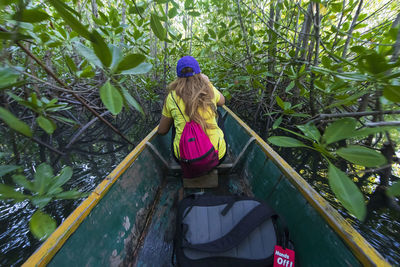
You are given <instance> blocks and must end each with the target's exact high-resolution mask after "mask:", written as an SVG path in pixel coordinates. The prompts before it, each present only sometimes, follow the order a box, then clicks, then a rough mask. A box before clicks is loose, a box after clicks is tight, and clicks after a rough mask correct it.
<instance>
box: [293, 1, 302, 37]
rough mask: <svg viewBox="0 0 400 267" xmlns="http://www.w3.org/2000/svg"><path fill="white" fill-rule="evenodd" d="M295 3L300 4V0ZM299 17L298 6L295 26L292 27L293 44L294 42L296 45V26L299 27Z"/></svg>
mask: <svg viewBox="0 0 400 267" xmlns="http://www.w3.org/2000/svg"><path fill="white" fill-rule="evenodd" d="M296 5H297V6H301V0H300V1H299V2H298V3H297V4H296ZM296 5H295V6H296ZM299 18H300V8H299V10H298V11H297V17H296V24H295V27H294V36H293V44H295V45H296V37H297V36H296V35H297V29H298V27H299Z"/></svg>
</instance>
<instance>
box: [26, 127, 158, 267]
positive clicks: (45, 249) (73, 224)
mask: <svg viewBox="0 0 400 267" xmlns="http://www.w3.org/2000/svg"><path fill="white" fill-rule="evenodd" d="M156 133H157V127H156V128H154V129H153V131H151V132H150V133H149V134H148V135H147V136H146V137H145V138H144V139H143V140H142V141H141V142H140V143H139V144H138V145H137V146H136V147H135V149H133V150H132V152H131V153H129V155H128V156H126V157H125V158H124V160H123V161H122V162H121V163H120V164H119V165H118V166H117V167H116V168H115V169H114V170H113V171H112V172H111V173H110V174H109V175H108V176H107V177H106V178H105V179H104V180H103V181H102V182H101V183H100V184H99V185H98V186H97V187H96V189H95V190H94V191H93V192H92V193H91V194H90V195H89V197H88V198H87V199H86V200H84V201H83V202H82V203H81V204H80V205H79V206H78V207H77V208H76V209H75V210H74V211H73V212H72V213H71V214H70V215H69V216H68V218H67V219H66V220H65V221H64V222H63V223H62V224H61V225H60V226H59V227H58V228H57V229H56V230H55V231H54V233H53V234H51V235H50V237H49V238H48V239H47V240H46V241H45V242H44V243H43V244H42V245H41V246H40V247H39V248H38V249H37V250H36V251H35V253H33V254H32V255H31V256H30V257H29V259H28V260H27V261H26V262H25V263H24V264H23V265H22V266H23V267H27V266H46V265H47V263H49V262H50V260H51V259H52V258H53V256H54V255H55V254H56V253H57V251H58V250H59V249H60V248H61V247H62V245H63V244H64V243H65V241H66V240H67V239H68V238H69V237H70V236H71V235H72V233H73V232H74V231H75V230H76V229H77V228H78V226H79V225H80V224H81V222H82V221H83V220H84V219H85V218H86V217H87V216H88V215H89V213H90V211H91V210H92V209H93V208H94V207H95V206H96V204H97V203H98V202H99V201H100V199H102V198H103V196H104V195H105V194H106V193H107V192H108V190H109V189H110V188H111V186H112V185H113V184H114V183H115V182H116V181H117V180H118V178H119V177H120V176H121V174H123V173H124V172H125V170H126V169H128V168H129V166H131V165H132V163H133V162H134V161H135V160H136V158H137V157H138V156H139V154H140V153H141V152H142V151H143V150H144V148H145V147H146V142H150V141H151V140H152V139H153V138H154V136H155V135H156Z"/></svg>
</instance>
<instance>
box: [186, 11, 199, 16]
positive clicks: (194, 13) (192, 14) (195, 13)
mask: <svg viewBox="0 0 400 267" xmlns="http://www.w3.org/2000/svg"><path fill="white" fill-rule="evenodd" d="M188 14H189V15H190V16H193V17H198V16H200V15H201V14H200V13H199V12H197V11H191V12H188Z"/></svg>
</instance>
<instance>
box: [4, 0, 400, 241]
mask: <svg viewBox="0 0 400 267" xmlns="http://www.w3.org/2000/svg"><path fill="white" fill-rule="evenodd" d="M399 10H400V3H399V2H398V1H394V0H386V1H363V0H358V1H355V0H341V1H339V0H337V1H324V0H320V1H300V0H299V1H288V0H277V1H257V0H235V1H220V0H205V1H203V0H199V1H193V0H187V1H184V2H180V1H172V0H171V1H167V0H159V1H126V0H120V1H105V0H91V1H78V0H74V1H63V0H49V1H37V0H31V1H28V0H12V1H6V0H0V41H1V43H0V46H1V50H0V53H1V57H0V58H1V62H0V102H1V105H0V106H1V107H0V118H1V124H0V127H1V131H0V138H1V144H0V153H1V154H0V164H1V165H0V179H1V182H2V183H3V184H5V185H7V186H10V187H6V186H1V188H0V190H1V191H0V198H1V199H11V200H12V201H23V200H24V199H25V198H23V197H21V195H20V194H19V193H18V192H23V193H24V194H25V195H26V196H28V197H26V199H31V200H32V201H31V202H30V203H31V204H29V205H30V206H31V207H32V209H34V210H36V209H38V210H40V209H41V210H42V212H43V207H44V204H47V203H51V201H52V200H54V199H58V198H61V197H60V194H61V196H63V195H62V194H64V193H63V192H61V191H60V190H70V189H73V188H74V187H71V188H69V187H68V188H65V186H64V188H63V187H61V186H62V179H61V180H60V181H59V182H58V181H53V175H44V176H43V175H38V174H37V175H36V176H35V175H34V173H38V172H37V171H38V170H39V169H40V168H39V166H45V165H40V164H43V163H46V164H48V165H47V166H51V169H52V170H54V173H56V174H60V176H62V174H61V173H62V172H61V170H63V169H64V170H66V169H65V168H68V167H66V166H72V164H71V162H73V159H71V157H73V156H74V154H75V153H82V152H85V151H86V152H90V153H97V154H99V155H104V157H106V156H109V155H111V154H112V151H115V150H117V151H118V150H120V149H121V148H122V147H124V146H128V147H130V148H133V146H132V144H136V143H137V142H138V140H137V139H135V138H134V137H136V136H138V135H135V134H134V133H133V132H136V133H141V134H142V136H143V134H144V133H143V132H145V131H144V130H143V127H142V125H143V124H141V126H139V124H138V123H137V122H138V121H142V122H143V121H144V122H145V123H146V124H147V126H146V127H149V128H151V126H154V125H155V122H156V120H157V119H158V117H159V114H160V110H161V106H162V100H163V97H164V95H165V92H166V91H165V87H166V84H167V83H168V82H170V81H171V80H173V79H174V77H175V71H174V70H175V63H176V61H177V59H179V57H181V56H184V55H188V54H190V55H193V56H195V57H196V58H198V60H199V62H200V65H201V67H202V71H203V72H204V73H205V74H206V75H208V76H209V77H210V80H211V81H212V82H213V83H214V85H215V86H216V87H217V88H218V89H219V90H221V91H222V92H223V94H224V95H225V96H226V98H227V99H228V106H230V107H231V108H232V109H233V110H234V111H235V112H237V113H238V114H240V115H241V117H242V118H244V119H245V120H246V122H248V124H249V125H250V126H252V127H253V128H254V129H255V130H256V131H257V132H258V133H259V134H260V135H261V136H262V137H263V138H264V139H267V138H269V139H268V140H269V141H270V142H271V143H272V144H274V145H277V146H286V147H298V149H309V150H310V151H313V152H312V155H314V157H315V160H316V161H318V162H321V164H322V166H323V167H324V169H327V170H328V171H327V173H326V174H325V173H322V174H321V175H322V177H324V179H325V178H328V179H325V180H322V181H321V184H323V185H327V184H328V185H329V188H331V191H332V193H333V194H334V196H335V198H336V199H338V200H339V201H340V202H341V204H342V205H343V206H344V207H345V208H346V209H347V210H348V211H349V212H350V213H351V214H353V215H355V216H356V217H357V218H358V219H360V220H364V219H365V218H367V219H368V218H369V217H370V215H372V214H374V213H375V212H378V211H381V210H390V214H394V216H395V217H396V218H398V216H399V212H400V206H399V200H398V198H396V197H398V196H399V194H400V183H399V182H398V176H399V167H398V165H396V162H398V159H397V157H396V154H395V152H396V151H398V144H397V142H398V140H399V132H398V128H399V124H400V123H399V122H398V121H399V119H398V117H399V114H400V110H399V102H400V78H399V77H400V67H399V66H400V60H399V53H400V31H399V27H400V15H399ZM95 121H101V122H102V123H103V124H104V126H102V127H100V126H99V127H97V126H96V127H94V124H93V123H94V122H95ZM132 128H134V129H133V130H132ZM129 129H131V130H129ZM147 129H148V128H147ZM146 131H147V130H146ZM100 133H104V134H102V135H100ZM132 133H133V134H132ZM139 135H140V134H139ZM271 136H274V137H271ZM108 141H109V142H108ZM107 142H108V143H107ZM83 143H84V144H90V149H89V150H84V149H82V144H83ZM314 151H315V152H316V153H314ZM35 170H36V171H35ZM314 171H315V172H317V171H316V170H314ZM39 173H41V172H39ZM23 176H26V177H28V180H24V179H20V178H21V177H23ZM64 179H66V176H65V177H64ZM50 180H51V181H50ZM46 181H50V183H47V182H46ZM42 182H43V183H46V184H45V185H43V186H44V187H43V188H42V187H40V184H42ZM30 183H33V184H36V185H38V187H36V186H35V187H31V189H30V188H29V185H30ZM51 184H53V185H54V184H57V185H58V186H57V187H54V188H53V187H52V185H51ZM317 187H318V186H317ZM12 188H18V189H17V191H18V192H17V191H15V190H14V189H12ZM50 189H53V191H50ZM78 191H84V190H82V189H79V188H78ZM72 192H75V191H72ZM68 194H70V195H67V196H65V195H64V196H63V197H64V198H72V197H79V194H78V193H68ZM73 194H75V195H73ZM33 199H35V200H34V201H33ZM23 203H25V202H23ZM38 214H44V213H38ZM36 218H38V217H37V216H36ZM39 218H41V219H43V220H47V221H50V225H51V224H53V223H51V220H49V217H47V216H45V215H44V216H39ZM44 218H46V219H44ZM41 219H39V220H41ZM394 219H395V218H394ZM47 230H49V232H50V231H51V230H52V228H51V227H50V228H48V229H47ZM47 230H45V231H43V229H41V230H40V232H41V233H42V235H41V236H45V235H46V234H47V232H48V231H47Z"/></svg>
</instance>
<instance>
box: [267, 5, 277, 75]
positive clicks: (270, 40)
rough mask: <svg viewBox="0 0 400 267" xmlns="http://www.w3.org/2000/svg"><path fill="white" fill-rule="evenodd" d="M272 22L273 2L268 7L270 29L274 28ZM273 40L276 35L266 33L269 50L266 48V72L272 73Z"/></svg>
mask: <svg viewBox="0 0 400 267" xmlns="http://www.w3.org/2000/svg"><path fill="white" fill-rule="evenodd" d="M274 20H275V8H274V1H272V2H271V4H270V5H269V21H268V26H269V28H270V29H272V28H273V27H274V24H275V23H274ZM273 39H276V35H275V34H274V32H273V31H270V32H269V33H268V40H269V43H270V45H269V48H268V71H269V72H271V73H272V71H273V69H274V66H273V65H274V58H275V54H274V48H273V47H274V45H275V44H274V41H273Z"/></svg>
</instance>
